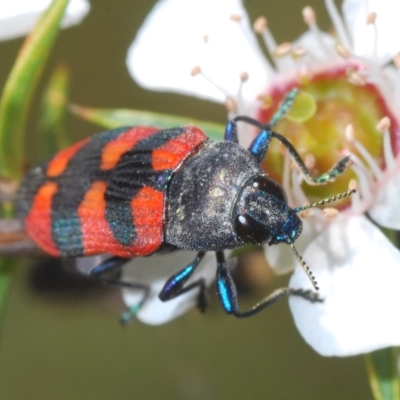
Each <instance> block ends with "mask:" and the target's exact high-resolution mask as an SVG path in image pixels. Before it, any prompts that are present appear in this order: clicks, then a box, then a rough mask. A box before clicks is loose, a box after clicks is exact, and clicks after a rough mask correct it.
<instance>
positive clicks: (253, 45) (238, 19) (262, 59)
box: [230, 15, 275, 76]
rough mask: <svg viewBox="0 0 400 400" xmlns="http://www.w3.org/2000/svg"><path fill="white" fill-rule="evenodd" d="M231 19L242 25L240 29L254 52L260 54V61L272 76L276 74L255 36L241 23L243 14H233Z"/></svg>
mask: <svg viewBox="0 0 400 400" xmlns="http://www.w3.org/2000/svg"><path fill="white" fill-rule="evenodd" d="M230 20H231V21H233V22H235V23H237V25H238V26H239V27H240V30H241V32H242V34H243V36H244V38H245V39H246V41H247V43H248V44H249V46H250V47H251V49H252V50H253V52H254V54H256V55H257V56H258V58H259V59H260V62H261V63H262V66H263V67H264V69H265V70H266V71H268V74H269V75H270V76H273V75H275V70H274V68H273V66H272V65H271V64H270V62H269V61H268V59H267V58H266V57H265V56H264V54H263V53H262V52H261V51H260V48H259V46H258V43H257V40H256V39H255V38H254V36H253V35H251V34H249V32H248V31H247V29H244V27H243V24H242V23H241V22H242V20H243V17H242V16H241V15H231V16H230ZM250 33H251V32H250Z"/></svg>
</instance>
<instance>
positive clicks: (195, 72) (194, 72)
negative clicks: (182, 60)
mask: <svg viewBox="0 0 400 400" xmlns="http://www.w3.org/2000/svg"><path fill="white" fill-rule="evenodd" d="M199 74H201V68H200V66H199V65H196V66H195V67H194V68H193V69H192V70H191V71H190V75H191V76H196V75H199Z"/></svg>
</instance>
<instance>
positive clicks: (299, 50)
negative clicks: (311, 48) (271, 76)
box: [292, 46, 307, 58]
mask: <svg viewBox="0 0 400 400" xmlns="http://www.w3.org/2000/svg"><path fill="white" fill-rule="evenodd" d="M306 54H307V50H306V49H305V48H304V47H303V46H297V47H295V48H294V49H293V50H292V56H293V57H294V58H303V57H304V56H305V55H306Z"/></svg>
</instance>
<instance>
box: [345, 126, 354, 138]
mask: <svg viewBox="0 0 400 400" xmlns="http://www.w3.org/2000/svg"><path fill="white" fill-rule="evenodd" d="M345 135H346V139H347V140H348V141H349V142H354V140H355V138H356V135H355V133H354V127H353V125H352V124H349V125H347V126H346V129H345Z"/></svg>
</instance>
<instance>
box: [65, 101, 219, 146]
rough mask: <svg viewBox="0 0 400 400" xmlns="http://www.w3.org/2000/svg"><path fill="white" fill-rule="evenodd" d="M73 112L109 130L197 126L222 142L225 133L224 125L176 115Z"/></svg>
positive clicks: (80, 109)
mask: <svg viewBox="0 0 400 400" xmlns="http://www.w3.org/2000/svg"><path fill="white" fill-rule="evenodd" d="M71 111H72V112H73V113H74V114H76V115H78V116H80V117H81V118H83V119H85V120H87V121H90V122H93V123H95V124H97V125H100V126H102V127H103V128H107V129H113V128H118V127H120V126H125V125H126V126H130V125H150V126H156V127H159V128H162V129H166V128H173V127H175V126H185V125H195V126H197V127H199V128H200V129H202V130H203V131H204V132H205V133H206V134H207V136H209V137H210V138H211V139H214V140H222V139H223V137H224V132H225V126H224V125H222V124H216V123H213V122H206V121H199V120H195V119H191V118H185V117H178V116H175V115H167V114H158V113H153V112H150V111H139V110H128V109H106V108H89V107H82V106H78V105H72V106H71Z"/></svg>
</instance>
